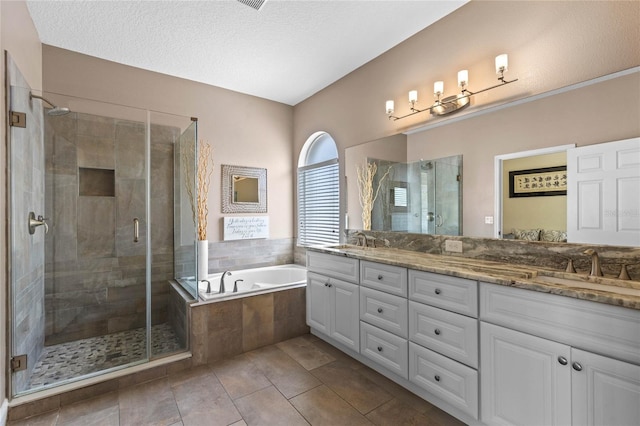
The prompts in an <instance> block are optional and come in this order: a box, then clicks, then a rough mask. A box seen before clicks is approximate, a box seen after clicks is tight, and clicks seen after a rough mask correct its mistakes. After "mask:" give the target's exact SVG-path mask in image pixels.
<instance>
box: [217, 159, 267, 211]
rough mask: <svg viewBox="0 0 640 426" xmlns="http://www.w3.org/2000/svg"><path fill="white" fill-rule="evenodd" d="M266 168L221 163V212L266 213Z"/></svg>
mask: <svg viewBox="0 0 640 426" xmlns="http://www.w3.org/2000/svg"><path fill="white" fill-rule="evenodd" d="M266 212H267V169H261V168H257V167H243V166H230V165H227V164H223V165H222V213H266Z"/></svg>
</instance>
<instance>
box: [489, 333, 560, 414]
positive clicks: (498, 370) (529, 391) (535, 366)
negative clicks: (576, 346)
mask: <svg viewBox="0 0 640 426" xmlns="http://www.w3.org/2000/svg"><path fill="white" fill-rule="evenodd" d="M480 342H481V343H480V351H481V358H480V359H481V373H482V374H481V379H480V383H481V392H480V394H481V395H482V398H481V400H482V409H481V413H482V421H483V422H484V423H486V424H488V425H519V426H524V425H535V426H542V425H567V424H570V423H571V366H570V365H569V363H570V355H571V353H570V347H569V346H566V345H562V344H560V343H556V342H552V341H549V340H545V339H541V338H539V337H535V336H531V335H529V334H524V333H520V332H518V331H513V330H509V329H507V328H503V327H499V326H496V325H493V324H488V323H485V322H481V324H480Z"/></svg>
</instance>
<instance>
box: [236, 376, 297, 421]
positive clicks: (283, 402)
mask: <svg viewBox="0 0 640 426" xmlns="http://www.w3.org/2000/svg"><path fill="white" fill-rule="evenodd" d="M235 404H236V406H237V407H238V410H239V411H240V413H241V414H242V417H243V419H244V421H245V422H246V423H247V425H249V426H252V425H287V426H295V425H305V426H306V425H308V424H309V423H307V422H306V421H305V419H304V418H303V417H302V416H301V415H300V413H298V411H296V409H295V408H293V406H292V405H291V404H289V401H287V399H286V398H285V397H284V396H282V394H281V393H280V392H278V390H277V389H276V388H275V387H273V386H270V387H268V388H265V389H262V390H259V391H257V392H254V393H252V394H251V395H247V396H244V397H242V398H238V399H236V400H235Z"/></svg>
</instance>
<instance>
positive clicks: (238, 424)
mask: <svg viewBox="0 0 640 426" xmlns="http://www.w3.org/2000/svg"><path fill="white" fill-rule="evenodd" d="M229 426H247V424H246V423H245V421H244V420H240V421H239V422H235V423H234V424H232V425H229Z"/></svg>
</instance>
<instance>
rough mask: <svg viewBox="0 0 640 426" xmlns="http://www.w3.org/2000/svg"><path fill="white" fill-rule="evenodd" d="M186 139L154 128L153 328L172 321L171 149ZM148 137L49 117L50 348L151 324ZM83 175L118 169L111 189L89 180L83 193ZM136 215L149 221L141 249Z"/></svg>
mask: <svg viewBox="0 0 640 426" xmlns="http://www.w3.org/2000/svg"><path fill="white" fill-rule="evenodd" d="M178 136H179V129H177V128H173V127H165V126H159V125H152V126H151V164H150V167H151V170H150V175H151V179H150V184H151V197H150V200H149V202H150V204H151V206H150V211H151V217H150V222H151V223H152V226H151V251H152V263H151V277H152V278H151V280H152V282H151V287H152V290H151V292H152V296H151V297H152V299H151V303H152V307H151V309H152V322H153V323H154V324H159V323H164V322H166V321H167V310H168V297H169V284H168V281H169V280H170V279H172V278H173V144H174V142H175V140H176V138H177V137H178ZM145 138H146V136H145V124H143V123H139V122H134V121H128V120H120V119H112V118H107V117H101V116H96V115H90V114H83V113H75V112H72V113H70V114H68V115H65V116H59V117H49V116H47V117H45V138H44V140H45V150H46V189H47V190H46V203H45V204H46V216H47V217H49V218H50V232H49V234H48V236H47V238H46V249H45V253H46V265H45V294H46V299H45V300H46V302H45V310H46V314H45V317H46V344H47V345H51V344H58V343H63V342H69V341H73V340H77V339H83V338H87V337H92V336H100V335H105V334H111V333H116V332H120V331H125V330H134V329H137V328H139V327H144V326H145V310H146V308H145V297H146V290H145V284H146V277H145V244H144V241H145V238H146V234H147V232H148V229H147V223H146V221H144V219H143V218H144V211H145V201H144V200H145V195H144V194H145ZM80 169H82V170H84V171H87V170H88V171H101V170H102V171H104V170H106V171H109V170H111V171H114V172H113V173H107V174H105V173H101V174H99V175H97V176H102V177H103V178H104V177H106V178H109V177H111V179H113V182H102V183H104V186H101V182H89V185H88V187H87V188H85V189H84V190H83V191H80V190H79V189H80V182H79V179H81V178H83V177H84V178H86V176H87V174H86V173H83V174H80V172H79V170H80ZM89 175H92V174H91V173H90V174H89ZM93 175H95V174H93ZM105 188H106V189H105ZM109 188H112V189H111V191H113V196H109V195H108V194H110V189H109ZM79 194H80V195H79ZM82 194H85V195H82ZM94 194H97V195H94ZM105 194H107V195H105ZM134 217H140V218H141V219H142V220H141V223H140V241H141V242H140V243H137V244H135V243H133V242H132V240H133V239H132V220H133V218H134Z"/></svg>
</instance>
